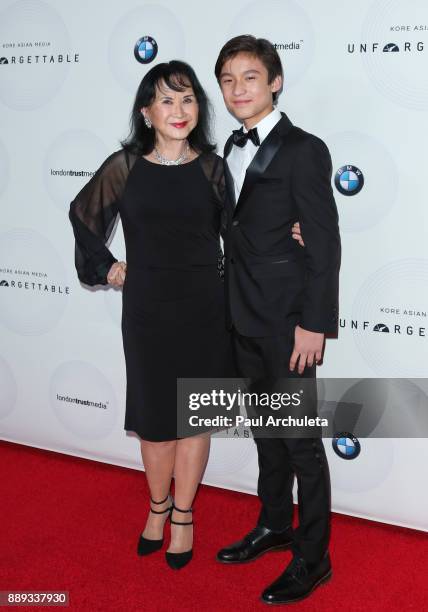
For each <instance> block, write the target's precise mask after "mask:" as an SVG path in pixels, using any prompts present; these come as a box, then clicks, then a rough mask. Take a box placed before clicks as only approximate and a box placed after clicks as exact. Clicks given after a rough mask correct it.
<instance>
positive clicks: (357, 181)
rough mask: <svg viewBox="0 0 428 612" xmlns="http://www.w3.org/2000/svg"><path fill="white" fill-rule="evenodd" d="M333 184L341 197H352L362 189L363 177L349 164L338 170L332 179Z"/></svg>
mask: <svg viewBox="0 0 428 612" xmlns="http://www.w3.org/2000/svg"><path fill="white" fill-rule="evenodd" d="M334 184H335V185H336V188H337V190H338V191H339V192H340V193H341V194H342V195H346V196H353V195H356V194H357V193H359V192H360V191H361V189H362V188H363V185H364V176H363V173H362V172H361V170H360V169H359V168H357V166H351V165H350V164H349V165H347V166H342V167H341V168H339V170H338V171H337V172H336V175H335V177H334Z"/></svg>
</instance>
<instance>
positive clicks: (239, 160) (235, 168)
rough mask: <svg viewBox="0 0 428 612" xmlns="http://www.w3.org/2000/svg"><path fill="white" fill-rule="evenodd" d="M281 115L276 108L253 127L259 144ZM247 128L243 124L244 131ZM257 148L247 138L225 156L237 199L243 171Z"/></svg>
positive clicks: (242, 182)
mask: <svg viewBox="0 0 428 612" xmlns="http://www.w3.org/2000/svg"><path fill="white" fill-rule="evenodd" d="M281 117H282V115H281V113H280V112H279V110H278V109H277V108H274V110H273V111H272V112H271V113H269V115H266V117H263V119H262V120H261V121H259V122H258V124H257V125H255V126H254V127H256V128H257V133H258V135H259V140H260V144H262V142H263V140H264V139H265V138H266V136H267V135H268V134H269V132H270V131H271V130H272V129H273V128H274V127H275V125H276V124H277V123H278V121H279V120H280V119H281ZM245 132H248V130H247V129H246V128H245V126H244V133H245ZM258 148H259V147H257V146H256V145H255V144H253V143H252V142H251V140H247V143H246V144H245V146H243V147H238V146H237V145H235V144H234V145H233V146H232V150H231V151H230V153H229V155H228V156H227V165H228V166H229V169H230V172H231V174H232V177H233V184H234V187H235V198H236V201H238V198H239V194H240V193H241V189H242V185H243V184H244V179H245V173H246V172H247V168H248V166H249V165H250V164H251V162H252V161H253V157H254V155H255V154H256V153H257V151H258Z"/></svg>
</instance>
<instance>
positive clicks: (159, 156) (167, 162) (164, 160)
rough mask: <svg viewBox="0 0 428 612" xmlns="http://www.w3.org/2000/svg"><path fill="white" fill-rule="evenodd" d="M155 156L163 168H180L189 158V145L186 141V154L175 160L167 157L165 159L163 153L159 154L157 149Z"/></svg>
mask: <svg viewBox="0 0 428 612" xmlns="http://www.w3.org/2000/svg"><path fill="white" fill-rule="evenodd" d="M153 155H154V156H155V158H156V159H157V161H158V162H159V163H160V164H162V165H163V166H179V165H180V164H182V163H183V162H184V161H186V159H187V158H188V157H189V143H188V142H187V140H186V145H185V147H184V152H183V153H182V154H181V155H180V157H177V159H175V160H173V159H167V158H166V157H164V156H163V155H162V154H161V153H159V151H158V150H157V148H156V147H155V148H154V149H153Z"/></svg>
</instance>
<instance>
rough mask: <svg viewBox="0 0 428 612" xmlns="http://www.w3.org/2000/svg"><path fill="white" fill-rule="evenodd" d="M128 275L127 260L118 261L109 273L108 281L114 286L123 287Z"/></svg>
mask: <svg viewBox="0 0 428 612" xmlns="http://www.w3.org/2000/svg"><path fill="white" fill-rule="evenodd" d="M125 277H126V262H125V261H116V262H115V263H114V264H113V265H112V267H111V268H110V270H109V272H108V274H107V282H108V284H109V285H113V287H122V286H123V283H124V282H125Z"/></svg>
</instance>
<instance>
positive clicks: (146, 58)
mask: <svg viewBox="0 0 428 612" xmlns="http://www.w3.org/2000/svg"><path fill="white" fill-rule="evenodd" d="M157 54H158V43H157V42H156V41H155V39H154V38H152V37H151V36H143V37H142V38H140V39H139V40H137V42H136V43H135V47H134V56H135V59H136V60H137V61H138V62H140V63H141V64H150V62H152V61H153V60H154V59H155V57H156V55H157Z"/></svg>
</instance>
